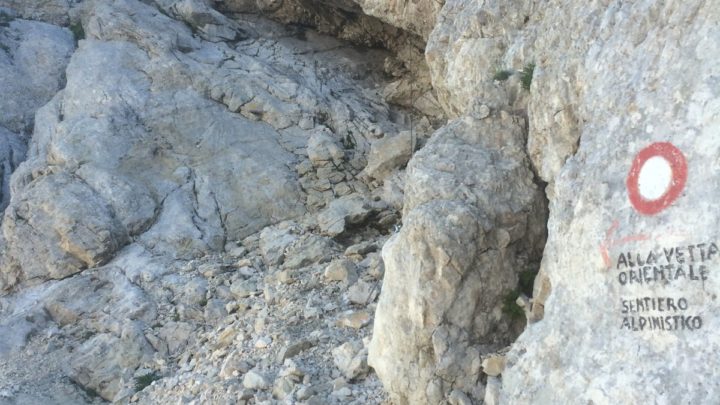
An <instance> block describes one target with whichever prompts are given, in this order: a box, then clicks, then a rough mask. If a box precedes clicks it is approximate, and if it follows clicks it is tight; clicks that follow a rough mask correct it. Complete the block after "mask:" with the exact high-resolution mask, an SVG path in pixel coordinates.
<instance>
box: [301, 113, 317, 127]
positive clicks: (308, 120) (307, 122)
mask: <svg viewBox="0 0 720 405" xmlns="http://www.w3.org/2000/svg"><path fill="white" fill-rule="evenodd" d="M298 127H300V129H304V130H309V129H313V127H315V122H314V120H313V118H312V117H310V116H307V115H304V116H303V117H302V118H300V122H298Z"/></svg>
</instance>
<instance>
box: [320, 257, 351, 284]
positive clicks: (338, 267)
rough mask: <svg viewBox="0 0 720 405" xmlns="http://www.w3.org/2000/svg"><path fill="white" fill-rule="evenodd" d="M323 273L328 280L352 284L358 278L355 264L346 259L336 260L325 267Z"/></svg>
mask: <svg viewBox="0 0 720 405" xmlns="http://www.w3.org/2000/svg"><path fill="white" fill-rule="evenodd" d="M323 275H324V276H325V278H326V279H327V280H330V281H340V282H343V283H347V284H352V283H354V282H355V281H356V280H357V278H358V276H357V266H355V263H353V262H352V261H350V260H347V259H340V260H336V261H333V262H332V263H330V264H329V265H328V266H327V267H326V268H325V273H323Z"/></svg>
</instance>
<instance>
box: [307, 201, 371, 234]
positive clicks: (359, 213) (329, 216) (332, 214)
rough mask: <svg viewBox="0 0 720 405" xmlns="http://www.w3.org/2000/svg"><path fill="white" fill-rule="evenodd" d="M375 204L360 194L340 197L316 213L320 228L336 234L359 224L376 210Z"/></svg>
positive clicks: (327, 232) (325, 231)
mask: <svg viewBox="0 0 720 405" xmlns="http://www.w3.org/2000/svg"><path fill="white" fill-rule="evenodd" d="M375 206H376V204H373V203H371V202H370V201H369V200H368V199H367V197H365V196H363V195H361V194H357V193H356V194H351V195H347V196H343V197H340V198H338V199H337V200H334V201H333V202H331V203H330V206H329V207H327V208H326V209H325V210H323V211H322V212H321V213H320V214H319V215H318V222H319V225H320V229H321V230H322V231H323V232H324V233H326V234H328V235H330V236H338V235H340V234H342V233H343V232H345V230H346V228H347V227H348V226H351V225H359V224H362V223H363V222H364V221H365V220H367V219H368V217H369V216H370V215H371V214H372V213H373V212H375V211H376V209H377V208H376V207H375Z"/></svg>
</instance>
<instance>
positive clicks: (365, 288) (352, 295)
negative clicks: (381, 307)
mask: <svg viewBox="0 0 720 405" xmlns="http://www.w3.org/2000/svg"><path fill="white" fill-rule="evenodd" d="M377 295H378V291H377V288H376V287H375V285H374V284H372V283H368V282H365V281H363V280H360V281H358V282H357V283H355V284H353V285H352V286H351V287H350V288H349V289H348V291H347V294H346V297H347V300H348V301H349V302H351V303H353V304H357V305H367V304H369V303H371V302H373V301H375V298H377Z"/></svg>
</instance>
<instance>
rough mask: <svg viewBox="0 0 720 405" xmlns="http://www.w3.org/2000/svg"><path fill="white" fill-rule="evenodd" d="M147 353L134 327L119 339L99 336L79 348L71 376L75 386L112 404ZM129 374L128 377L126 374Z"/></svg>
mask: <svg viewBox="0 0 720 405" xmlns="http://www.w3.org/2000/svg"><path fill="white" fill-rule="evenodd" d="M151 350H152V349H150V347H149V345H148V343H147V342H146V341H145V337H144V336H143V335H142V333H139V331H138V330H137V327H136V326H135V327H133V326H130V327H126V328H125V329H123V331H122V335H121V336H119V337H118V336H113V335H110V334H99V335H96V336H94V337H92V338H91V339H90V340H88V341H87V342H85V343H84V344H83V345H82V346H81V347H79V348H78V350H77V352H76V353H75V354H74V355H73V358H72V360H71V362H70V373H71V374H70V376H71V378H72V379H73V380H74V381H76V382H77V383H78V384H80V385H82V386H83V387H86V388H88V389H93V390H95V392H97V393H98V394H99V395H100V396H102V397H103V398H104V399H106V400H108V401H112V400H113V399H114V398H115V395H116V394H117V393H118V392H120V390H121V389H122V388H123V383H122V382H123V380H126V379H129V378H128V377H129V376H131V375H132V373H133V372H134V371H135V369H136V368H137V367H139V366H140V365H141V364H142V362H143V361H147V360H148V356H149V353H150V352H151ZM128 373H129V374H128Z"/></svg>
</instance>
